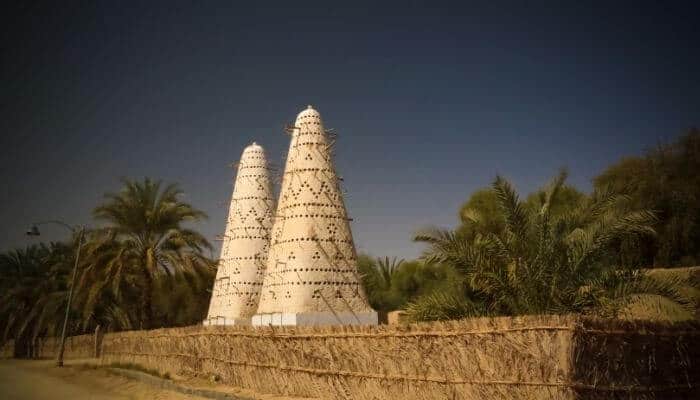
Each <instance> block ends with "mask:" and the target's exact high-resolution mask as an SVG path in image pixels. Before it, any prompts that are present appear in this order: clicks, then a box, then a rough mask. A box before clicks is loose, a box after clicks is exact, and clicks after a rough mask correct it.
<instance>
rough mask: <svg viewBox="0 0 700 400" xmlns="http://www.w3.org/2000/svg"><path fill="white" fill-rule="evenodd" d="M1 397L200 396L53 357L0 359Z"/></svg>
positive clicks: (116, 399)
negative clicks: (60, 362)
mask: <svg viewBox="0 0 700 400" xmlns="http://www.w3.org/2000/svg"><path fill="white" fill-rule="evenodd" d="M0 399H4V400H44V399H46V400H57V399H75V400H125V399H134V400H141V399H143V400H146V399H149V400H150V399H163V400H165V399H168V400H170V399H172V400H195V399H197V400H201V399H203V398H201V397H196V396H186V395H183V394H180V393H175V392H171V391H168V390H162V389H158V388H154V387H151V386H149V385H147V384H144V383H140V382H136V381H133V380H130V379H127V378H123V377H120V376H115V375H112V374H110V373H108V372H107V371H104V370H100V369H92V368H89V367H77V366H71V365H68V366H66V367H64V368H55V367H53V361H24V360H0Z"/></svg>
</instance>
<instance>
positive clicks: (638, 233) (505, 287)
mask: <svg viewBox="0 0 700 400" xmlns="http://www.w3.org/2000/svg"><path fill="white" fill-rule="evenodd" d="M565 180H566V173H565V172H561V173H560V174H559V175H558V176H557V177H556V178H555V179H554V180H553V182H552V183H551V184H550V185H549V186H548V188H547V189H546V190H545V191H544V192H543V193H541V194H537V196H536V200H531V201H529V202H523V201H521V200H520V199H519V197H518V195H517V194H516V192H515V191H514V190H513V188H512V186H511V185H510V184H509V183H508V182H507V181H505V180H504V179H503V178H501V177H497V178H496V180H495V181H494V183H493V186H492V191H493V193H494V195H495V198H496V203H497V204H498V207H499V208H498V209H499V213H500V214H501V218H502V220H503V221H504V224H503V229H501V230H500V231H498V232H495V233H494V232H493V231H490V230H489V229H482V228H481V226H480V225H479V224H481V222H482V221H483V219H482V218H481V217H480V215H479V212H478V211H477V210H463V211H466V212H468V213H469V214H470V215H473V216H474V218H469V219H468V220H466V221H465V222H466V224H467V225H469V224H471V225H472V226H471V229H467V230H465V229H458V230H456V231H454V232H453V231H445V230H429V231H426V232H424V233H421V234H419V235H417V236H416V240H417V241H420V242H423V243H426V244H427V245H428V249H427V250H426V252H425V255H424V260H425V262H426V263H428V264H430V263H440V264H446V265H451V266H453V267H454V268H455V269H456V270H457V271H459V272H460V274H461V275H462V280H461V285H462V287H461V292H460V293H458V294H454V293H451V294H449V295H448V294H445V295H438V296H436V295H433V296H430V297H426V298H423V299H420V300H419V301H416V302H414V303H413V304H411V305H409V306H408V308H407V310H408V312H409V314H410V316H412V317H413V318H415V319H435V318H443V317H444V318H453V317H455V316H456V315H459V314H460V313H461V314H462V316H473V315H521V314H543V313H569V312H578V313H593V314H598V315H616V314H618V313H619V312H620V310H621V309H623V308H624V307H625V306H626V305H628V304H631V303H632V302H634V301H636V299H638V298H639V296H641V295H659V296H663V297H664V298H667V299H669V300H671V301H672V302H673V303H674V304H676V305H677V306H678V307H680V308H684V309H686V310H690V309H691V308H692V300H691V299H688V298H687V296H684V295H683V294H682V293H681V292H680V291H679V290H678V286H677V285H674V284H673V283H669V282H667V283H661V282H658V281H654V280H652V279H649V277H648V276H646V275H644V274H640V273H639V272H638V271H637V270H636V269H634V268H632V267H629V266H615V264H614V263H613V261H614V260H616V253H615V252H616V249H617V246H618V245H619V243H620V242H621V241H624V240H627V239H631V238H643V237H647V236H653V235H654V233H655V232H654V230H653V228H652V226H653V225H654V223H655V222H656V219H655V217H654V214H653V213H651V212H649V211H646V210H643V209H642V210H640V209H636V208H634V207H632V206H631V205H630V199H629V197H628V196H625V195H622V194H619V193H614V192H612V191H605V190H596V191H595V192H594V193H593V194H592V195H591V196H588V197H584V196H580V195H579V194H578V193H576V192H573V191H571V190H567V187H566V186H565ZM572 193H573V195H572ZM572 199H573V200H572ZM455 298H457V299H459V302H458V303H454V300H455ZM430 308H434V309H436V310H437V311H435V312H434V313H431V312H430V311H429V309H430Z"/></svg>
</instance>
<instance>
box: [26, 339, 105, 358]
mask: <svg viewBox="0 0 700 400" xmlns="http://www.w3.org/2000/svg"><path fill="white" fill-rule="evenodd" d="M59 341H60V339H59V338H53V337H51V338H45V339H42V340H39V341H38V343H37V346H36V348H35V353H34V356H35V357H36V358H55V357H56V356H57V355H58V343H59ZM94 353H95V335H80V336H70V337H67V338H66V349H65V352H64V358H65V359H71V358H72V359H77V358H91V357H93V356H94Z"/></svg>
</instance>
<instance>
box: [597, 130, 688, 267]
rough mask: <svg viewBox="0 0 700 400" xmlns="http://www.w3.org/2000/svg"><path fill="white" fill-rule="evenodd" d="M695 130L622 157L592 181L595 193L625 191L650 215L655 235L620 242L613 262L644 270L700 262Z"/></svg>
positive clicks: (633, 201) (635, 203)
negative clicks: (639, 153) (653, 216)
mask: <svg viewBox="0 0 700 400" xmlns="http://www.w3.org/2000/svg"><path fill="white" fill-rule="evenodd" d="M698 171H700V130H698V129H691V130H690V131H689V132H688V133H687V134H686V135H684V136H683V137H681V138H680V139H679V140H678V141H676V142H675V143H672V144H670V145H662V146H659V147H657V148H655V149H653V150H651V151H649V152H648V153H647V154H646V155H645V156H643V157H629V158H624V159H622V160H621V161H620V162H618V163H617V164H614V165H612V166H610V167H609V168H607V169H606V170H605V171H604V172H603V173H602V174H600V175H599V176H598V177H596V178H595V180H594V185H595V187H596V189H598V190H602V189H604V188H610V189H611V190H612V191H614V192H615V193H627V194H628V195H629V198H630V200H631V202H632V204H634V205H635V206H636V207H638V208H643V209H650V210H654V211H656V213H657V215H658V217H659V219H658V221H657V223H656V224H655V225H654V228H655V229H656V231H657V232H658V235H657V236H655V237H653V238H643V239H639V238H635V239H634V240H626V241H623V242H622V243H620V245H619V247H618V250H619V261H620V262H627V263H636V264H638V265H645V266H651V265H655V266H663V267H673V266H693V265H697V264H699V263H700V174H699V173H698Z"/></svg>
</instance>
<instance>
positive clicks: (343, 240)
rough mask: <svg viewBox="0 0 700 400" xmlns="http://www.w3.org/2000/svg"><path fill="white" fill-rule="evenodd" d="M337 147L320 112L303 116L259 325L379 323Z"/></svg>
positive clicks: (255, 322) (282, 200)
mask: <svg viewBox="0 0 700 400" xmlns="http://www.w3.org/2000/svg"><path fill="white" fill-rule="evenodd" d="M331 145H332V144H331V143H330V142H329V139H328V136H327V135H326V132H325V130H324V129H323V123H322V121H321V115H320V114H319V113H318V111H316V110H314V109H313V107H311V106H309V107H308V108H307V109H306V110H304V111H302V112H301V113H299V115H298V116H297V119H296V122H295V124H294V127H293V128H292V139H291V143H290V145H289V153H288V155H287V162H286V166H285V171H284V176H283V178H282V188H281V191H280V197H279V201H278V206H277V212H276V213H275V219H274V224H273V228H272V232H273V233H272V241H271V243H270V253H269V254H268V264H267V269H266V271H265V279H264V283H263V287H262V291H261V294H260V304H259V306H258V312H257V314H256V315H255V316H254V317H253V320H252V322H253V325H270V324H272V325H335V324H376V323H377V313H376V312H375V311H374V310H372V309H371V308H370V306H369V304H368V303H367V299H366V296H365V293H364V291H363V289H362V286H361V285H360V279H359V276H358V271H357V254H356V252H355V245H354V243H353V238H352V233H351V231H350V224H349V221H350V219H349V218H348V215H347V211H346V209H345V204H344V202H343V196H342V193H341V189H340V185H339V180H338V176H337V175H336V172H335V168H334V166H333V161H332V158H331V151H330V148H331Z"/></svg>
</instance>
